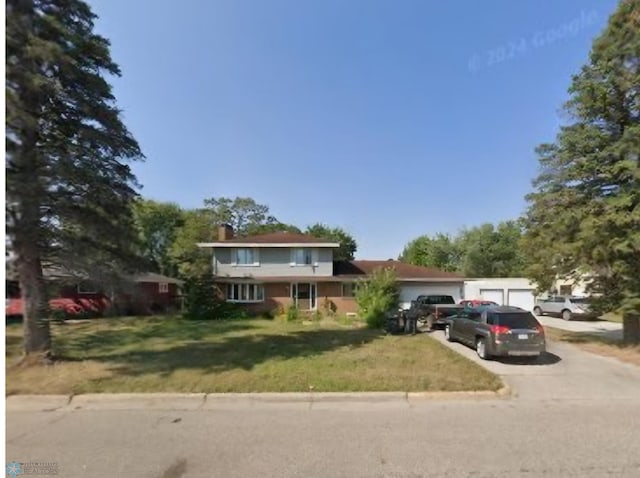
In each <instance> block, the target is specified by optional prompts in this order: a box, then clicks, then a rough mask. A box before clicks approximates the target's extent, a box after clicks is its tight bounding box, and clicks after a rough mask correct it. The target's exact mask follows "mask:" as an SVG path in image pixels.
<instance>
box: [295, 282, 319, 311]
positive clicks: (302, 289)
mask: <svg viewBox="0 0 640 478" xmlns="http://www.w3.org/2000/svg"><path fill="white" fill-rule="evenodd" d="M316 296H317V291H316V284H315V283H313V282H298V283H293V284H291V299H292V300H293V305H295V306H296V307H297V308H298V309H300V310H316V302H317V301H316V299H317V297H316Z"/></svg>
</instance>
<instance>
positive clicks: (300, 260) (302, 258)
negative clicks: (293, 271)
mask: <svg viewBox="0 0 640 478" xmlns="http://www.w3.org/2000/svg"><path fill="white" fill-rule="evenodd" d="M291 256H292V257H291V265H294V266H310V265H311V263H312V261H313V259H312V253H311V249H309V248H308V247H304V248H299V249H292V251H291Z"/></svg>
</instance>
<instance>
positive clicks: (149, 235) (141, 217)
mask: <svg viewBox="0 0 640 478" xmlns="http://www.w3.org/2000/svg"><path fill="white" fill-rule="evenodd" d="M133 217H134V223H135V226H136V231H137V233H138V238H139V241H140V246H141V248H142V255H143V256H144V258H145V259H146V260H147V263H148V264H149V267H150V269H151V270H153V271H155V272H160V273H161V274H166V275H170V276H173V275H176V274H177V267H176V265H175V263H174V261H173V260H172V258H171V255H170V250H171V246H172V244H173V242H174V241H175V239H176V234H177V233H178V230H179V229H180V227H181V226H182V224H183V223H184V212H183V211H182V209H181V208H180V206H178V205H177V204H175V203H166V202H158V201H154V200H151V199H138V200H137V201H135V203H134V205H133Z"/></svg>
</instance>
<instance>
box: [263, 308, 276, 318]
mask: <svg viewBox="0 0 640 478" xmlns="http://www.w3.org/2000/svg"><path fill="white" fill-rule="evenodd" d="M275 316H276V315H275V313H274V311H273V310H265V311H264V312H262V314H260V317H262V318H263V319H267V320H273V319H274V318H275Z"/></svg>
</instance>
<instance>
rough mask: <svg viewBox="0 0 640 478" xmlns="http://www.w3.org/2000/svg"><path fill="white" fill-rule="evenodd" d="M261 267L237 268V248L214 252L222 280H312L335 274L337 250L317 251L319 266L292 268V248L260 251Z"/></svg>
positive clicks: (215, 263) (214, 258)
mask: <svg viewBox="0 0 640 478" xmlns="http://www.w3.org/2000/svg"><path fill="white" fill-rule="evenodd" d="M256 250H258V251H259V252H258V254H259V265H257V266H247V265H233V264H232V262H233V261H232V257H233V256H234V254H233V253H232V251H233V249H228V248H218V249H214V251H213V271H214V274H215V275H216V276H218V277H255V278H258V279H259V278H260V277H291V276H296V277H300V278H301V279H309V281H312V280H313V278H314V277H330V276H332V275H333V251H332V250H331V249H328V248H314V252H313V257H314V259H316V260H317V264H318V265H317V266H313V265H309V266H292V265H291V249H290V248H278V247H273V248H268V247H261V248H257V249H256Z"/></svg>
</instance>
